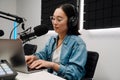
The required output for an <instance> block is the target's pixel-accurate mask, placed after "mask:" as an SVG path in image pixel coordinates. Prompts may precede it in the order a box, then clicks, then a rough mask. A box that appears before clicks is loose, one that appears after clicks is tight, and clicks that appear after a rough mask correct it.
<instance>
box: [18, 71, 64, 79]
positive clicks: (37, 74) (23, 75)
mask: <svg viewBox="0 0 120 80" xmlns="http://www.w3.org/2000/svg"><path fill="white" fill-rule="evenodd" d="M16 80H65V79H63V78H61V77H58V76H56V75H53V74H51V73H48V72H47V71H40V72H35V73H31V74H26V73H21V72H18V75H17V76H16Z"/></svg>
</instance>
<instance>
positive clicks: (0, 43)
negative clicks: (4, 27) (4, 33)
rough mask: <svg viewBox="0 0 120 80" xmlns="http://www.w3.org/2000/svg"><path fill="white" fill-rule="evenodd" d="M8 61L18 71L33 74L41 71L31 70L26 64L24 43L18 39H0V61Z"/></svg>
mask: <svg viewBox="0 0 120 80" xmlns="http://www.w3.org/2000/svg"><path fill="white" fill-rule="evenodd" d="M1 59H5V60H7V61H8V62H9V63H10V64H11V66H12V67H13V68H14V69H15V70H16V71H20V72H24V73H33V72H36V71H41V70H43V69H40V70H29V68H28V66H27V64H26V62H25V55H24V50H23V47H22V41H21V40H19V39H17V40H14V39H0V60H1Z"/></svg>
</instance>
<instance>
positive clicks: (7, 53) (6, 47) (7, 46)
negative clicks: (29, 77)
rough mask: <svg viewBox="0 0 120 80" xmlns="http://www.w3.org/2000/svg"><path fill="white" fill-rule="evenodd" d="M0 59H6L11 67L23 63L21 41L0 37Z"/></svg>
mask: <svg viewBox="0 0 120 80" xmlns="http://www.w3.org/2000/svg"><path fill="white" fill-rule="evenodd" d="M0 59H1V60H2V59H3V60H7V61H8V62H9V63H10V64H11V65H12V66H13V67H15V68H16V67H18V66H22V65H25V58H24V51H23V48H22V41H21V40H19V39H17V40H13V39H0Z"/></svg>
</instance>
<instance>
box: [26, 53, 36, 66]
mask: <svg viewBox="0 0 120 80" xmlns="http://www.w3.org/2000/svg"><path fill="white" fill-rule="evenodd" d="M35 60H37V57H36V56H34V55H30V56H25V61H26V63H27V64H28V65H30V64H31V63H32V62H33V61H35Z"/></svg>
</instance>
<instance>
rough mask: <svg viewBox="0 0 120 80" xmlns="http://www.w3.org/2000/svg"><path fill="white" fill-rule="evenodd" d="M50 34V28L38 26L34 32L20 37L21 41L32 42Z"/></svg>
mask: <svg viewBox="0 0 120 80" xmlns="http://www.w3.org/2000/svg"><path fill="white" fill-rule="evenodd" d="M47 32H48V27H47V26H46V25H38V26H36V27H35V28H34V32H29V33H24V34H22V35H20V39H21V40H22V41H23V43H24V42H27V41H29V40H32V39H34V38H36V37H39V36H41V35H44V34H46V33H47Z"/></svg>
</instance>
